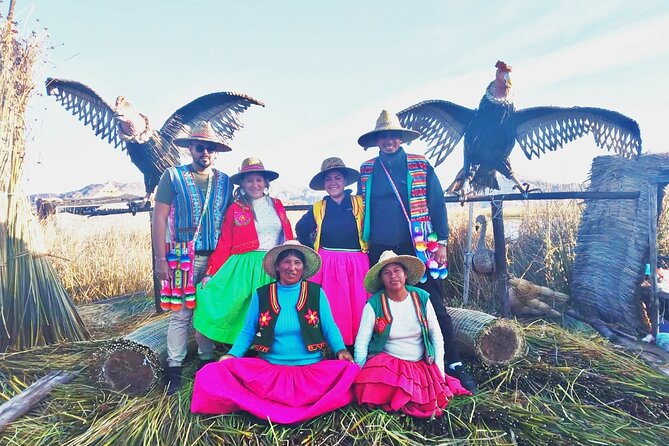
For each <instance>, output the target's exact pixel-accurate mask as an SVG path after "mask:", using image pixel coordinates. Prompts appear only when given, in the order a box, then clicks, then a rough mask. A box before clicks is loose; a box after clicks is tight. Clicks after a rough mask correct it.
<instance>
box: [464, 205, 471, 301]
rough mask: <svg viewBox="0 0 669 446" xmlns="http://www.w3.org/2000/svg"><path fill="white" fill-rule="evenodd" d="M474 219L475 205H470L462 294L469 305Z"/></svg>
mask: <svg viewBox="0 0 669 446" xmlns="http://www.w3.org/2000/svg"><path fill="white" fill-rule="evenodd" d="M473 219H474V204H473V203H469V226H468V228H467V251H466V252H465V279H464V280H465V283H464V290H463V292H462V302H463V303H464V304H465V305H467V304H468V303H469V275H470V272H471V270H472V223H473V222H472V220H473Z"/></svg>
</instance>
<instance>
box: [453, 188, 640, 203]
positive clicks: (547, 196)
mask: <svg viewBox="0 0 669 446" xmlns="http://www.w3.org/2000/svg"><path fill="white" fill-rule="evenodd" d="M639 195H640V192H639V191H635V192H590V191H583V192H531V193H529V194H495V195H475V196H473V197H465V198H464V200H463V199H462V197H460V196H456V195H450V196H448V197H444V201H445V202H446V203H462V202H465V203H471V202H477V201H482V202H486V201H490V200H493V201H501V200H504V201H533V200H636V199H637V198H639Z"/></svg>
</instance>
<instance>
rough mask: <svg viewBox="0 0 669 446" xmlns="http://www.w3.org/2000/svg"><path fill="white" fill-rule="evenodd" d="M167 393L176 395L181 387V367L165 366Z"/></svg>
mask: <svg viewBox="0 0 669 446" xmlns="http://www.w3.org/2000/svg"><path fill="white" fill-rule="evenodd" d="M165 383H166V385H167V394H168V395H174V394H175V393H176V392H177V391H178V390H179V388H180V387H181V367H165Z"/></svg>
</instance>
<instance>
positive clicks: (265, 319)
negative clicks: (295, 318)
mask: <svg viewBox="0 0 669 446" xmlns="http://www.w3.org/2000/svg"><path fill="white" fill-rule="evenodd" d="M271 320H272V316H270V315H269V310H267V311H265V312H264V313H260V317H259V318H258V325H260V326H261V327H267V326H268V325H269V321H271Z"/></svg>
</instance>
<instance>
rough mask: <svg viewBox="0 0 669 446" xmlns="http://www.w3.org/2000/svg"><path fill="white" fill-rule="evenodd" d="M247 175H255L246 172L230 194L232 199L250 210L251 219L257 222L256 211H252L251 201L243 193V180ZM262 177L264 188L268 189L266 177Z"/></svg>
mask: <svg viewBox="0 0 669 446" xmlns="http://www.w3.org/2000/svg"><path fill="white" fill-rule="evenodd" d="M249 173H255V172H248V173H246V174H244V175H243V176H242V178H241V180H240V181H239V183H240V184H239V185H238V186H237V187H236V188H235V190H234V192H233V193H232V198H233V199H234V200H235V201H239V202H240V203H242V204H243V205H244V206H247V207H249V208H251V213H252V214H253V219H254V220H255V221H258V218H256V211H255V210H253V199H252V198H251V197H249V196H248V195H246V193H245V192H244V186H243V183H244V178H246V175H248V174H249ZM261 175H262V174H261ZM262 177H263V179H264V180H265V188H267V189H269V181H267V177H266V176H265V175H263V176H262Z"/></svg>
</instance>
